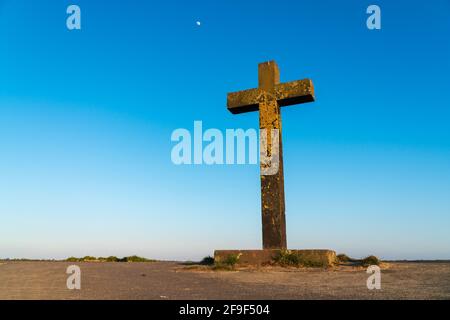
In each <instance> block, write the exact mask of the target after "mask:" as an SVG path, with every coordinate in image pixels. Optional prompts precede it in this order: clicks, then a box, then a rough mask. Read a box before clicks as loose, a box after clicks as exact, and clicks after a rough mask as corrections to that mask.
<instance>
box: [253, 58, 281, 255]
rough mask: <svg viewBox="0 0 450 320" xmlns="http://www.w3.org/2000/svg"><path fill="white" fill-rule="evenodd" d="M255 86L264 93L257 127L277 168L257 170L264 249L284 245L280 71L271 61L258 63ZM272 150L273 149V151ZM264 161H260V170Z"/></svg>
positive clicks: (278, 247)
mask: <svg viewBox="0 0 450 320" xmlns="http://www.w3.org/2000/svg"><path fill="white" fill-rule="evenodd" d="M258 80H259V86H258V87H259V89H261V90H263V91H264V92H266V93H267V94H265V95H264V96H265V97H264V99H263V100H262V101H261V103H259V128H260V129H266V131H265V132H266V133H267V144H266V146H267V150H262V152H264V151H265V152H266V153H267V154H271V155H272V156H273V153H272V152H276V151H277V152H278V155H276V157H278V159H279V160H278V171H277V173H275V174H273V175H263V174H261V211H262V236H263V248H264V249H286V247H287V241H286V217H285V198H284V174H283V151H282V150H283V147H282V141H281V112H280V107H279V105H278V102H277V100H276V98H275V86H276V85H277V84H279V83H280V71H279V69H278V66H277V64H276V63H275V61H270V62H265V63H261V64H259V66H258ZM273 129H276V130H277V131H278V136H279V137H278V141H279V146H278V148H273V147H272V144H273V141H271V140H272V139H271V131H272V130H273ZM275 150H276V151H275ZM263 166H264V164H262V163H261V171H262V169H263V168H262V167H263Z"/></svg>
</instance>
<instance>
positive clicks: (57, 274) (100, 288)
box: [0, 262, 450, 300]
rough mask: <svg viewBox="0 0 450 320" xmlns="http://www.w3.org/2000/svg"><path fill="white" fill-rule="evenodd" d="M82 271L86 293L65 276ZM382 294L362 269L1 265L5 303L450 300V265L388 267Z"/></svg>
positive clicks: (160, 264) (1, 293) (0, 283)
mask: <svg viewBox="0 0 450 320" xmlns="http://www.w3.org/2000/svg"><path fill="white" fill-rule="evenodd" d="M73 264H76V265H78V266H79V267H80V268H81V290H68V289H67V286H66V280H67V278H68V276H69V275H67V274H66V269H67V267H68V266H69V265H73ZM381 274H382V276H381V286H382V288H381V290H368V289H367V286H366V280H367V278H368V276H369V275H368V274H367V273H366V272H365V270H364V269H362V268H354V267H350V266H341V267H337V268H334V269H328V270H322V269H281V268H264V269H259V270H255V269H253V270H249V269H246V270H239V271H205V270H201V269H200V270H199V269H190V268H188V267H186V266H184V265H183V264H181V263H177V262H155V263H67V262H0V299H2V300H5V299H8V300H9V299H45V300H48V299H58V300H59V299H83V300H86V299H101V300H103V299H107V300H111V299H224V300H226V299H450V262H441V263H439V262H437V263H434V262H433V263H431V262H430V263H416V262H404V263H389V264H388V265H387V266H385V267H383V268H382V273H381Z"/></svg>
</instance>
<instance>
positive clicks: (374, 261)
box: [361, 256, 381, 267]
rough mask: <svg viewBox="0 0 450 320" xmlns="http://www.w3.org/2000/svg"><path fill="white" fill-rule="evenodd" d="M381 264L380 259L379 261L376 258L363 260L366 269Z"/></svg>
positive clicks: (369, 257)
mask: <svg viewBox="0 0 450 320" xmlns="http://www.w3.org/2000/svg"><path fill="white" fill-rule="evenodd" d="M380 262H381V261H380V259H378V258H377V257H375V256H368V257H365V258H364V259H362V260H361V264H362V265H363V266H364V267H368V266H373V265H375V266H379V265H380Z"/></svg>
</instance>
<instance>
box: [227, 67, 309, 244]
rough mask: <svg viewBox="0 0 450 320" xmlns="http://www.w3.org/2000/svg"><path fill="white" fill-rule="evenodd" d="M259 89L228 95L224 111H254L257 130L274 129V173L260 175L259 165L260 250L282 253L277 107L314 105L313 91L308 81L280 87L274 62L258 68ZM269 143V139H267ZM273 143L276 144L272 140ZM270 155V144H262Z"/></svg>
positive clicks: (283, 231)
mask: <svg viewBox="0 0 450 320" xmlns="http://www.w3.org/2000/svg"><path fill="white" fill-rule="evenodd" d="M258 78H259V86H258V88H256V89H250V90H244V91H239V92H234V93H229V94H228V101H227V107H228V110H229V111H230V112H231V113H233V114H238V113H244V112H251V111H258V110H259V127H260V129H266V132H269V134H268V135H270V132H271V131H272V129H277V130H278V131H277V130H275V132H278V135H279V136H278V141H279V148H278V149H277V150H278V153H279V154H278V157H279V164H278V170H277V172H276V173H275V174H273V175H264V174H262V171H263V164H262V162H261V210H262V231H263V248H264V249H286V247H287V242H286V218H285V213H284V211H285V203H284V176H283V149H282V143H281V112H280V107H284V106H289V105H293V104H299V103H305V102H312V101H314V87H313V84H312V81H311V80H309V79H305V80H299V81H292V82H287V83H280V71H279V69H278V66H277V64H276V62H275V61H269V62H264V63H261V64H259V66H258ZM267 139H268V140H270V138H269V137H268V138H267ZM274 141H276V140H274ZM266 146H267V150H265V151H266V152H267V154H271V153H272V150H273V149H272V147H271V142H268V143H267V144H266Z"/></svg>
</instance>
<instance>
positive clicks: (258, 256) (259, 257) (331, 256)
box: [214, 249, 336, 267]
mask: <svg viewBox="0 0 450 320" xmlns="http://www.w3.org/2000/svg"><path fill="white" fill-rule="evenodd" d="M281 251H282V250H280V249H263V250H216V251H215V252H214V260H215V261H216V262H217V263H221V262H222V263H224V262H226V261H227V259H229V258H230V256H231V257H236V256H239V259H238V261H237V264H239V265H262V264H269V263H272V262H274V260H275V259H276V258H277V256H278V255H279V254H280V252H281ZM289 251H290V252H291V253H295V254H298V255H299V256H300V258H301V259H302V261H305V262H306V263H307V264H309V265H317V266H324V267H327V266H332V265H333V264H334V263H335V262H336V252H334V251H332V250H289Z"/></svg>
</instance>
